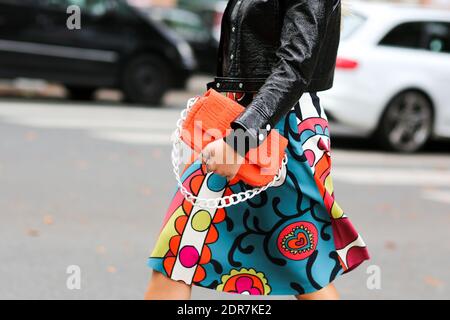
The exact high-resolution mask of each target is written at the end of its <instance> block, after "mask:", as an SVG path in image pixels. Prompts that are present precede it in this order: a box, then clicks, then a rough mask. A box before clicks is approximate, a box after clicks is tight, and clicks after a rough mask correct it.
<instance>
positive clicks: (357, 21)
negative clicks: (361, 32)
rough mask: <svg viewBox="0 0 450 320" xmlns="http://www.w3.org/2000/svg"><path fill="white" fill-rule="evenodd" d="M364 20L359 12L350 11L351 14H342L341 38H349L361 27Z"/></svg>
mask: <svg viewBox="0 0 450 320" xmlns="http://www.w3.org/2000/svg"><path fill="white" fill-rule="evenodd" d="M365 21H366V17H364V16H363V15H361V14H359V13H355V12H352V13H351V14H348V15H344V18H343V20H342V31H341V39H342V40H346V39H348V38H350V37H351V35H352V34H353V33H354V32H355V31H356V30H358V29H359V28H361V26H362V25H363V24H364V22H365Z"/></svg>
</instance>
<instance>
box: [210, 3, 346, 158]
mask: <svg viewBox="0 0 450 320" xmlns="http://www.w3.org/2000/svg"><path fill="white" fill-rule="evenodd" d="M340 23H341V1H340V0H229V2H228V5H227V7H226V9H225V12H224V16H223V19H222V26H221V38H220V45H219V55H218V64H217V77H216V78H215V81H214V82H211V83H209V84H208V88H210V87H213V88H214V89H216V90H218V91H234V92H239V91H241V92H257V94H256V95H255V97H254V99H253V101H252V102H251V103H250V104H249V105H248V106H247V107H246V109H245V111H244V112H243V113H242V114H241V115H240V116H239V117H238V118H237V119H236V120H235V121H234V122H233V124H232V127H233V128H234V129H237V128H241V129H244V130H245V131H246V132H247V134H248V135H249V136H250V138H251V140H252V141H251V144H250V147H254V146H256V145H258V144H259V143H260V142H261V141H262V140H264V138H265V136H266V135H267V133H268V131H267V130H265V129H269V130H270V129H271V128H273V127H274V125H275V124H276V123H277V122H278V121H279V120H280V119H281V118H282V117H283V116H284V115H285V114H287V112H288V111H289V110H290V109H291V108H292V107H293V106H294V105H295V103H296V102H297V101H298V100H299V99H300V97H301V95H302V94H303V93H304V92H315V91H322V90H326V89H329V88H331V86H332V84H333V76H334V68H335V63H336V55H337V49H338V44H339V38H340ZM261 133H262V135H261ZM234 138H235V137H234ZM230 141H231V140H230ZM247 150H248V148H246V151H247Z"/></svg>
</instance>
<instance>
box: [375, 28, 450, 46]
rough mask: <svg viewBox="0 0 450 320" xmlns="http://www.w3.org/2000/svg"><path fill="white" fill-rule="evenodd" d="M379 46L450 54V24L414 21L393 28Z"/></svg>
mask: <svg viewBox="0 0 450 320" xmlns="http://www.w3.org/2000/svg"><path fill="white" fill-rule="evenodd" d="M380 45H386V46H394V47H401V48H410V49H422V50H429V51H433V52H447V53H448V52H450V24H449V23H446V22H438V21H436V22H433V21H416V22H407V23H402V24H400V25H398V26H396V27H395V28H393V29H392V30H391V31H390V32H389V33H388V34H387V35H386V36H385V37H384V38H383V39H382V40H381V41H380Z"/></svg>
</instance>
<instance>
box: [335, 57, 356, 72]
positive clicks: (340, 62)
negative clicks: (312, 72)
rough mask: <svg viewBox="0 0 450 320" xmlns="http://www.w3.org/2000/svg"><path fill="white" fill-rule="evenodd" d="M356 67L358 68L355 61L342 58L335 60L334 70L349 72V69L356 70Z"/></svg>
mask: <svg viewBox="0 0 450 320" xmlns="http://www.w3.org/2000/svg"><path fill="white" fill-rule="evenodd" d="M357 67H358V61H356V60H352V59H347V58H342V57H338V58H337V59H336V69H347V70H351V69H356V68H357Z"/></svg>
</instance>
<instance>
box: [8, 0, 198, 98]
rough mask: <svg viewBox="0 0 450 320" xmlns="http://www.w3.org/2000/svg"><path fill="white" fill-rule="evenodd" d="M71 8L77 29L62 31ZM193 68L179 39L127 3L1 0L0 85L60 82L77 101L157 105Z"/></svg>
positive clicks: (190, 56) (112, 0)
mask: <svg viewBox="0 0 450 320" xmlns="http://www.w3.org/2000/svg"><path fill="white" fill-rule="evenodd" d="M72 5H76V6H78V7H75V8H80V9H81V14H80V21H81V25H80V29H73V30H71V28H69V27H68V24H67V21H68V19H69V18H70V17H73V14H74V12H73V11H71V9H73V8H74V7H71V6H72ZM68 8H69V9H68ZM195 68H196V61H195V58H194V55H193V52H192V49H191V47H190V46H189V44H188V43H187V42H186V41H185V40H184V39H183V38H182V37H181V36H179V35H177V34H176V33H175V32H173V31H172V30H170V29H169V28H167V27H166V26H164V25H163V24H162V23H160V22H158V21H153V20H152V19H151V18H150V17H149V16H148V15H145V14H143V13H142V11H140V10H138V9H136V8H134V7H132V6H130V5H129V4H127V2H126V1H122V0H85V1H80V0H20V1H17V0H0V78H9V79H13V78H18V77H23V78H37V79H45V80H48V81H53V82H59V83H62V84H64V85H65V86H66V87H67V88H68V90H69V91H70V93H71V95H72V97H74V98H82V99H87V98H90V97H92V94H93V92H94V91H95V90H96V89H97V88H100V87H107V88H118V89H121V90H122V91H123V92H124V95H125V98H126V100H127V101H130V102H136V103H151V104H156V103H158V102H159V101H160V99H161V97H162V96H163V94H164V93H165V92H166V91H167V90H168V89H169V88H171V87H182V86H183V85H184V83H185V81H186V79H187V78H188V77H189V76H190V74H191V73H192V71H193V70H194V69H195Z"/></svg>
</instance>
